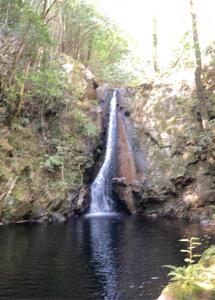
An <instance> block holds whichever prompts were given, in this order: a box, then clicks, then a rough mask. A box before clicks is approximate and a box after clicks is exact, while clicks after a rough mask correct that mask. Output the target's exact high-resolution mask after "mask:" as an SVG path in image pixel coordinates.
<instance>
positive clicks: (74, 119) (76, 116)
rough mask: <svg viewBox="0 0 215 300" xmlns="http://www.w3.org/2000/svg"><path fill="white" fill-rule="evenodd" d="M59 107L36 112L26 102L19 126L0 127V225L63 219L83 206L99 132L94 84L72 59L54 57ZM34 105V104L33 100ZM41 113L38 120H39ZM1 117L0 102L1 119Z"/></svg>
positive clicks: (93, 80) (1, 107)
mask: <svg viewBox="0 0 215 300" xmlns="http://www.w3.org/2000/svg"><path fill="white" fill-rule="evenodd" d="M56 65H57V66H58V70H57V72H58V73H59V74H62V83H63V84H65V85H66V86H67V87H68V88H67V89H66V90H65V91H63V94H62V97H61V99H60V104H58V103H57V102H56V103H55V102H54V103H53V104H52V106H46V107H44V111H43V115H42V113H39V114H38V112H37V111H36V110H35V109H36V108H37V107H40V106H39V104H37V107H36V106H34V102H35V101H39V100H38V99H37V98H35V99H34V101H32V102H28V101H26V103H25V109H24V112H23V117H22V119H21V122H22V121H23V122H24V123H23V124H22V123H21V122H14V123H13V124H12V125H11V126H8V125H7V124H6V122H4V121H3V122H1V123H0V132H1V139H0V161H1V164H0V222H1V223H9V222H18V221H24V220H35V221H36V220H39V221H43V220H49V221H52V220H54V221H55V220H58V221H63V220H65V218H67V217H69V216H70V215H71V214H73V213H74V211H76V210H78V211H80V210H82V209H83V207H84V206H85V205H87V203H86V194H87V189H86V188H85V185H86V183H88V182H89V181H90V180H91V172H92V171H91V170H92V168H93V166H94V159H95V153H96V149H97V147H98V144H99V135H100V132H101V126H102V124H101V119H102V118H101V111H100V109H99V106H98V103H97V100H96V88H97V84H96V82H95V79H94V77H93V75H92V74H91V72H90V71H89V70H87V69H86V68H85V67H84V66H83V65H81V64H80V63H78V62H77V61H74V60H73V59H72V58H71V57H69V56H66V55H60V56H59V57H58V58H57V61H56ZM5 68H6V67H5ZM37 103H38V102H37ZM40 114H41V116H40ZM4 116H5V110H4V105H3V104H2V103H0V119H1V121H2V120H3V118H4Z"/></svg>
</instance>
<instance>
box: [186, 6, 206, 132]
mask: <svg viewBox="0 0 215 300" xmlns="http://www.w3.org/2000/svg"><path fill="white" fill-rule="evenodd" d="M189 2H190V12H191V17H192V31H193V45H194V51H195V57H196V70H195V83H196V93H197V98H198V100H199V109H200V113H201V119H202V127H203V129H205V128H206V127H207V123H208V121H209V116H208V110H207V104H206V99H205V96H204V89H203V84H202V79H201V76H202V59H201V50H200V44H199V35H198V28H197V16H196V12H195V10H194V3H193V0H189Z"/></svg>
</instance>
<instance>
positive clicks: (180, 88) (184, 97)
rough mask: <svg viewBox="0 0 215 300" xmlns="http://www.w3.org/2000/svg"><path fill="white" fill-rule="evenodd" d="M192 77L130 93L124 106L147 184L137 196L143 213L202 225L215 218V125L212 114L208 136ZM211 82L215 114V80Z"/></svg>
mask: <svg viewBox="0 0 215 300" xmlns="http://www.w3.org/2000/svg"><path fill="white" fill-rule="evenodd" d="M180 78H184V79H183V80H182V79H180ZM192 78H193V73H192V71H191V72H190V73H188V74H187V73H186V74H179V77H178V78H174V77H173V76H172V77H171V78H163V79H162V80H160V81H156V82H151V83H149V84H144V85H142V86H141V87H139V88H138V89H136V90H134V89H132V88H130V89H127V94H126V97H125V100H124V101H123V102H122V105H123V106H124V108H125V110H128V111H129V113H127V120H128V121H127V125H128V130H127V131H128V132H129V136H130V137H131V138H132V144H133V149H134V157H135V163H136V166H137V177H138V182H139V184H140V185H141V191H139V192H137V193H136V194H135V210H136V211H137V212H139V213H143V214H145V215H159V216H172V217H174V216H177V217H187V218H192V219H194V218H196V219H201V220H205V219H211V218H214V216H215V194H214V189H215V149H214V144H215V123H214V119H213V116H212V114H211V121H210V122H209V125H208V128H207V130H205V131H204V132H202V129H201V124H200V120H199V110H198V102H197V99H196V98H195V90H194V82H193V80H192ZM205 78H206V79H205V87H206V90H205V94H206V95H207V97H208V109H209V111H210V112H212V111H214V109H215V100H214V94H213V93H212V92H211V91H210V89H211V86H213V85H214V82H215V78H214V77H212V78H211V77H210V78H209V77H208V76H206V75H205ZM129 120H130V121H129Z"/></svg>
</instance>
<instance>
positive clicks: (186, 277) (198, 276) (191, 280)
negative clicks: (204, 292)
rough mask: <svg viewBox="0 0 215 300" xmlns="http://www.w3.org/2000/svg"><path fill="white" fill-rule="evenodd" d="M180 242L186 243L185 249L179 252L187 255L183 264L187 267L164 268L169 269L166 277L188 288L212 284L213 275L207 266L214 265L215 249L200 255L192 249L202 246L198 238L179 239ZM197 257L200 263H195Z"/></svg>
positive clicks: (214, 275) (214, 276)
mask: <svg viewBox="0 0 215 300" xmlns="http://www.w3.org/2000/svg"><path fill="white" fill-rule="evenodd" d="M180 241H181V242H185V243H187V248H186V249H182V250H180V251H181V252H183V253H186V254H187V257H186V258H185V262H186V263H188V266H182V267H175V266H172V265H166V266H164V267H167V268H170V269H171V271H170V272H169V274H168V276H170V277H171V281H176V282H178V283H180V284H185V285H189V286H192V285H200V284H201V283H202V282H207V284H212V283H213V282H214V279H215V274H214V273H213V268H212V269H210V268H209V266H210V265H211V264H214V263H215V260H214V259H215V251H214V250H215V247H211V248H209V249H208V250H206V251H205V252H204V253H203V254H202V255H200V254H196V253H194V249H196V248H197V247H198V246H200V245H201V244H202V243H201V242H200V240H199V238H197V237H191V238H190V239H181V240H180ZM199 257H201V259H200V261H199V262H198V263H195V259H196V258H199ZM194 263H195V264H194Z"/></svg>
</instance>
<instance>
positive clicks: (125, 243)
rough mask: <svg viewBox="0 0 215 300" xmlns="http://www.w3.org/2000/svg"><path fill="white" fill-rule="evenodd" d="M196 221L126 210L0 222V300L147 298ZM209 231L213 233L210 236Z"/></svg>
mask: <svg viewBox="0 0 215 300" xmlns="http://www.w3.org/2000/svg"><path fill="white" fill-rule="evenodd" d="M205 234H207V232H206V231H205V229H203V228H202V227H201V226H200V225H199V224H187V223H184V222H179V221H170V220H156V221H153V220H146V219H144V218H141V217H134V216H127V215H121V214H117V215H111V214H110V215H108V216H97V217H81V218H79V219H78V220H77V219H76V220H72V221H71V222H69V223H66V224H58V225H57V224H54V225H49V226H45V225H28V226H26V225H25V226H24V225H21V226H7V227H2V228H0V299H62V300H63V299H73V300H85V299H87V300H91V299H92V300H102V299H104V300H114V299H120V300H126V299H128V300H138V299H144V300H153V299H156V298H157V297H158V295H159V293H160V292H161V290H162V287H163V286H164V285H166V284H167V282H168V278H167V277H166V275H167V273H168V270H167V269H165V268H162V266H163V265H166V264H174V265H182V264H183V255H182V253H180V252H179V250H180V248H181V247H182V246H181V244H180V243H179V242H178V240H179V239H180V238H182V237H184V236H185V235H186V236H201V237H203V236H204V235H205ZM213 239H214V237H213V238H212V239H211V241H212V240H213Z"/></svg>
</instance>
